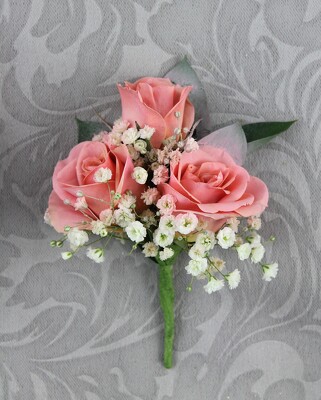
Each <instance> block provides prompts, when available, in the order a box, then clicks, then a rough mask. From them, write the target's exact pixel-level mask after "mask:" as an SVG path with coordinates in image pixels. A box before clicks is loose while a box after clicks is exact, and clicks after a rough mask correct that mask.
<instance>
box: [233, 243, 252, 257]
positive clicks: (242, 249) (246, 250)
mask: <svg viewBox="0 0 321 400" xmlns="http://www.w3.org/2000/svg"><path fill="white" fill-rule="evenodd" d="M236 250H237V254H238V256H239V260H241V261H244V260H247V259H248V258H249V257H250V254H251V250H252V248H251V245H250V243H244V244H241V246H238V247H237V248H236Z"/></svg>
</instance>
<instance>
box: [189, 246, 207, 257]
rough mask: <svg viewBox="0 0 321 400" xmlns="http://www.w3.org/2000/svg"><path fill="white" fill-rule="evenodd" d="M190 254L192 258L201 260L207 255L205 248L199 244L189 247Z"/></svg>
mask: <svg viewBox="0 0 321 400" xmlns="http://www.w3.org/2000/svg"><path fill="white" fill-rule="evenodd" d="M188 255H189V256H190V257H191V259H192V260H201V259H202V258H204V257H205V249H204V247H202V246H200V245H199V244H194V246H192V247H191V248H190V249H189V252H188Z"/></svg>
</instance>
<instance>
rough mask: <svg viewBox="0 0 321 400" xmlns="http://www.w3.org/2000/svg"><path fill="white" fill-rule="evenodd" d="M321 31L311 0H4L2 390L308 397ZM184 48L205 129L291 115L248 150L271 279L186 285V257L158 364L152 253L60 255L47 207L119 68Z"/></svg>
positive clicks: (11, 397) (37, 394)
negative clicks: (201, 98)
mask: <svg viewBox="0 0 321 400" xmlns="http://www.w3.org/2000/svg"><path fill="white" fill-rule="evenodd" d="M320 38H321V5H320V2H319V1H317V0H242V1H238V2H236V1H233V0H225V1H223V0H214V1H209V0H208V1H202V2H197V1H193V0H173V1H165V0H150V1H147V0H136V1H130V0H111V1H105V0H59V1H58V0H56V1H55V0H54V1H52V0H24V1H23V2H21V1H18V0H0V68H1V74H0V89H1V99H0V102H1V105H0V144H1V148H0V154H1V174H0V185H1V197H0V202H1V204H0V214H1V218H0V221H1V223H0V234H1V240H0V251H1V261H0V399H4V400H22V399H23V400H112V399H115V400H123V399H124V400H150V399H155V400H169V399H175V400H195V399H202V400H203V399H204V400H210V399H211V400H212V399H219V400H227V399H229V400H243V399H244V400H256V399H260V400H276V399H284V400H286V399H291V400H318V399H319V400H320V399H321V372H320V371H321V357H320V349H321V306H320V293H321V292H320V289H321V282H320V249H321V245H320V243H321V212H320V197H321V179H320V173H321V156H320V154H321V153H320V146H321V132H320V124H321V111H320V110H321V108H320V104H321V100H320V93H321V39H320ZM185 55H187V57H188V60H189V61H190V63H191V64H192V66H193V68H194V69H195V70H196V71H197V74H198V76H199V77H200V79H201V81H202V83H203V85H204V88H205V91H206V95H207V98H208V105H209V109H210V118H211V122H210V127H211V128H214V127H217V126H220V125H223V124H225V123H227V122H230V121H236V120H240V121H242V122H253V121H258V120H281V119H283V120H291V119H298V122H297V123H296V124H295V126H294V128H292V129H291V130H290V131H289V132H286V133H285V134H283V135H282V136H281V137H279V138H277V139H275V140H273V142H271V143H270V144H269V145H268V146H266V147H264V148H262V149H260V150H258V151H257V152H256V153H253V154H250V155H249V156H248V159H247V163H246V168H248V169H249V170H250V171H251V174H253V175H255V176H259V177H260V178H261V179H263V180H264V181H265V182H266V183H267V185H268V187H269V189H270V194H271V198H270V202H269V208H268V210H267V211H266V213H265V216H264V225H263V226H264V228H263V234H264V236H265V237H269V236H270V235H272V234H274V235H275V236H276V237H277V241H276V242H275V243H274V244H273V246H268V258H269V259H271V261H274V260H275V261H278V262H279V265H280V271H279V275H278V278H277V279H276V280H274V281H273V282H270V283H266V282H263V281H262V280H261V275H260V272H259V271H258V273H257V275H255V274H254V273H253V271H252V270H253V269H255V268H257V266H255V265H253V264H252V265H251V264H249V265H248V266H245V267H243V269H244V273H243V280H242V282H241V285H240V287H239V288H238V289H237V290H235V291H228V290H224V291H221V292H220V293H217V294H214V295H212V296H209V295H207V294H206V293H205V292H204V291H203V289H202V286H201V284H200V283H197V282H196V284H195V285H194V287H193V291H192V292H191V293H189V292H187V291H186V290H185V288H186V286H187V285H188V283H189V278H188V276H187V275H186V272H185V270H184V265H185V262H186V259H185V260H184V259H182V260H181V261H180V263H179V264H178V265H177V266H176V267H175V285H176V321H177V332H176V340H175V367H174V368H173V369H172V370H165V369H164V368H163V366H162V363H161V352H162V341H161V340H162V317H161V312H160V309H159V302H158V296H157V276H156V275H157V270H156V266H155V265H154V264H153V263H152V262H151V261H150V260H147V259H145V258H144V257H143V255H142V254H140V253H138V252H137V254H136V253H135V254H131V255H129V247H126V246H122V245H121V244H119V243H113V245H112V247H110V251H109V252H108V259H107V261H106V263H104V264H102V265H101V264H100V265H96V264H92V263H90V262H89V260H88V259H82V258H73V259H72V260H70V261H69V262H63V261H62V260H61V258H60V253H59V251H53V250H52V249H51V248H50V246H49V242H50V240H51V239H52V237H53V236H52V235H53V232H52V230H51V229H50V227H48V226H46V225H45V224H44V223H43V213H44V211H45V208H46V204H47V198H48V195H49V193H50V190H51V175H52V172H53V168H54V165H55V164H56V162H57V160H58V159H60V158H63V157H65V156H66V155H67V153H68V151H69V149H70V148H71V147H72V146H74V145H75V144H76V140H77V132H76V131H77V130H76V123H75V117H76V116H77V117H79V118H80V119H83V120H86V119H92V120H95V119H97V117H96V116H95V112H97V113H100V114H101V115H103V116H104V117H105V118H106V119H107V120H109V121H113V120H114V119H115V118H117V117H119V113H120V102H119V96H118V93H117V88H116V85H115V83H116V82H122V81H123V80H124V79H127V80H134V79H136V78H137V77H140V76H147V75H150V76H163V75H164V74H165V73H166V72H167V71H168V70H169V69H170V68H171V67H173V66H174V65H175V63H176V62H178V61H179V60H180V59H182V57H183V56H185ZM227 262H228V263H229V264H230V265H235V266H237V259H236V257H235V258H233V257H230V258H229V259H228V260H227ZM246 269H248V272H249V273H248V274H247V273H246Z"/></svg>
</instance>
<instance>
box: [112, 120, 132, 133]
mask: <svg viewBox="0 0 321 400" xmlns="http://www.w3.org/2000/svg"><path fill="white" fill-rule="evenodd" d="M128 125H129V123H128V122H127V121H124V120H123V119H121V118H119V119H116V121H115V122H114V125H113V130H112V133H114V132H115V133H123V132H124V131H125V130H126V129H127V128H128Z"/></svg>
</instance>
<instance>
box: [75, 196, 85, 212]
mask: <svg viewBox="0 0 321 400" xmlns="http://www.w3.org/2000/svg"><path fill="white" fill-rule="evenodd" d="M74 207H75V210H76V211H79V210H85V209H86V208H88V204H87V201H86V198H85V197H84V196H83V197H77V199H76V203H75V206H74Z"/></svg>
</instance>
